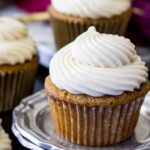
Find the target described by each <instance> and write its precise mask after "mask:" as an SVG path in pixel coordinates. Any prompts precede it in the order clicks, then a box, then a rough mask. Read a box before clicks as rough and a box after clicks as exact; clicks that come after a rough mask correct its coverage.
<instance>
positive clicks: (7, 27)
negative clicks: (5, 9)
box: [0, 17, 36, 65]
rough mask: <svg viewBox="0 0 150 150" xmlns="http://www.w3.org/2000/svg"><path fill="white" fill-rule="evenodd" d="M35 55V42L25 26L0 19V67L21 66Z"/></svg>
mask: <svg viewBox="0 0 150 150" xmlns="http://www.w3.org/2000/svg"><path fill="white" fill-rule="evenodd" d="M35 54H36V46H35V42H34V41H33V40H32V38H31V37H29V36H28V33H27V28H26V26H25V25H24V24H23V23H21V22H19V21H17V20H15V19H11V18H5V17H1V18H0V65H15V64H18V63H20V64H22V63H24V62H25V61H28V60H31V59H32V57H33V55H35Z"/></svg>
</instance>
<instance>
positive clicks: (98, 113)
mask: <svg viewBox="0 0 150 150" xmlns="http://www.w3.org/2000/svg"><path fill="white" fill-rule="evenodd" d="M147 70H148V69H147V68H146V66H145V63H144V62H143V61H141V59H140V57H139V56H137V54H136V51H135V46H134V45H133V44H132V43H131V42H130V40H129V39H126V38H124V37H120V36H118V35H111V34H100V33H98V32H96V30H95V28H94V27H91V28H90V29H89V30H88V31H87V32H85V33H83V34H81V35H80V36H79V37H78V38H77V39H76V40H75V41H73V42H72V43H70V44H68V45H67V46H65V47H64V48H62V49H61V50H60V51H59V52H57V53H56V55H55V56H54V57H53V58H52V61H51V63H50V75H49V76H48V77H47V78H46V81H45V88H46V91H47V94H48V98H49V103H50V110H51V115H52V118H53V122H54V126H55V130H56V132H57V134H58V135H59V136H60V137H63V138H64V139H65V140H67V141H70V142H72V143H75V144H80V145H85V146H106V145H113V144H116V143H119V142H121V141H124V140H126V139H127V138H129V137H130V136H131V135H132V133H133V131H134V128H135V126H136V124H137V121H138V117H139V112H140V108H141V105H142V103H143V99H144V96H145V95H146V93H147V92H148V90H149V89H150V84H149V81H148V79H147V77H148V74H147Z"/></svg>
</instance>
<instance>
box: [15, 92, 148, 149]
mask: <svg viewBox="0 0 150 150" xmlns="http://www.w3.org/2000/svg"><path fill="white" fill-rule="evenodd" d="M148 101H149V98H147V99H146V101H145V103H144V105H143V107H142V110H141V114H140V118H139V121H138V124H137V126H136V129H135V132H134V134H133V136H132V137H131V138H130V139H128V140H127V141H125V142H123V143H121V144H118V145H115V146H112V147H104V148H90V147H82V146H79V145H74V144H71V143H69V142H65V141H64V140H62V139H61V138H59V137H58V136H57V135H56V134H55V132H54V130H53V123H52V120H51V116H50V112H49V106H48V100H47V96H46V93H45V91H44V90H42V91H40V92H38V93H36V94H34V95H33V96H30V97H28V98H26V99H24V100H23V101H22V102H21V104H20V105H19V106H17V107H16V108H15V109H14V112H13V125H14V126H15V128H16V131H17V132H19V134H20V135H21V137H23V138H24V139H27V140H28V142H29V141H30V142H31V141H32V142H31V143H33V144H34V145H37V146H38V147H40V148H42V149H46V150H51V149H53V150H54V149H55V150H56V149H57V150H58V149H65V150H70V149H78V150H116V149H122V150H133V149H134V150H135V149H136V150H148V149H150V115H149V114H150V113H149V112H150V111H149V109H148V108H150V107H147V106H148V105H149V104H150V102H149V103H148ZM149 106H150V105H149Z"/></svg>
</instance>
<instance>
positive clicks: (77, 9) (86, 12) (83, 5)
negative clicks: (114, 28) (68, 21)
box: [52, 0, 131, 19]
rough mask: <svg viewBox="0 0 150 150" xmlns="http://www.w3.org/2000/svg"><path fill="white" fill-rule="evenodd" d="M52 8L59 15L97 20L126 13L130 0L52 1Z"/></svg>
mask: <svg viewBox="0 0 150 150" xmlns="http://www.w3.org/2000/svg"><path fill="white" fill-rule="evenodd" d="M52 6H53V7H54V8H55V9H56V10H58V11H59V12H61V13H65V14H69V15H75V16H80V17H87V18H91V19H97V18H100V17H106V18H111V17H112V16H114V15H119V14H121V13H123V12H125V11H127V10H128V9H129V8H130V7H131V1H130V0H122V1H121V0H93V1H92V2H91V0H61V1H60V0H52Z"/></svg>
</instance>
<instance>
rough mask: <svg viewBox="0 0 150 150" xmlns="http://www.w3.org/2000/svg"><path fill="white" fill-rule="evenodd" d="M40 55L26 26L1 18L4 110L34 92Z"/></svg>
mask: <svg viewBox="0 0 150 150" xmlns="http://www.w3.org/2000/svg"><path fill="white" fill-rule="evenodd" d="M37 68H38V55H37V52H36V46H35V42H34V41H33V40H32V38H30V37H29V36H28V33H27V28H26V26H25V25H24V24H23V23H21V22H19V21H17V20H14V19H11V18H3V17H1V18H0V112H2V111H8V110H11V109H12V108H13V107H14V106H16V105H17V104H18V103H19V101H20V100H21V99H22V98H23V97H25V96H28V95H30V94H31V93H32V91H33V86H34V81H35V77H36V72H37Z"/></svg>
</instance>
